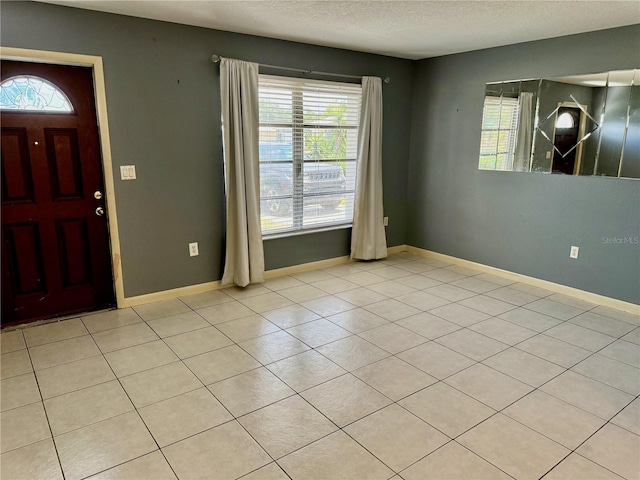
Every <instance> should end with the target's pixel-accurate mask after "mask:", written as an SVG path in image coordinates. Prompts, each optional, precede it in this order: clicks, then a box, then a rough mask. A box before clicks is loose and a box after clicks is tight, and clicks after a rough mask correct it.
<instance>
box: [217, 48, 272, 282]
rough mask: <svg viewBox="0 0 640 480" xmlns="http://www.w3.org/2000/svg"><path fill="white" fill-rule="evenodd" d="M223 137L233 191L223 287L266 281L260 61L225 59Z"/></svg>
mask: <svg viewBox="0 0 640 480" xmlns="http://www.w3.org/2000/svg"><path fill="white" fill-rule="evenodd" d="M220 95H221V98H222V130H223V134H222V139H223V147H224V168H225V186H226V189H227V247H226V253H225V264H224V274H223V275H222V285H232V284H235V285H239V286H241V287H246V286H247V285H249V284H250V283H256V282H262V281H264V251H263V246H262V231H261V228H260V170H259V168H260V167H259V164H258V162H259V158H258V123H259V117H258V64H257V63H250V62H243V61H240V60H231V59H228V58H223V59H221V61H220Z"/></svg>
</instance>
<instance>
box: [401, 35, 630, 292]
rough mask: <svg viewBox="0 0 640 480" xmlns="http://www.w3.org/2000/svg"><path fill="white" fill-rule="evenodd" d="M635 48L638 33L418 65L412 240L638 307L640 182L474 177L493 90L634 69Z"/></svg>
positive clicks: (507, 174)
mask: <svg viewBox="0 0 640 480" xmlns="http://www.w3.org/2000/svg"><path fill="white" fill-rule="evenodd" d="M639 44H640V26H638V25H635V26H631V27H624V28H618V29H612V30H604V31H599V32H592V33H588V34H583V35H574V36H567V37H562V38H557V39H550V40H544V41H538V42H531V43H524V44H519V45H512V46H506V47H500V48H494V49H488V50H482V51H476V52H470V53H465V54H459V55H451V56H445V57H439V58H434V59H427V60H423V61H420V62H418V65H417V69H416V79H415V83H414V99H413V120H412V134H411V160H410V165H409V202H408V208H409V217H408V220H407V243H408V244H410V245H414V246H417V247H421V248H426V249H429V250H434V251H437V252H441V253H444V254H448V255H453V256H456V257H460V258H464V259H468V260H471V261H475V262H479V263H483V264H487V265H491V266H495V267H498V268H503V269H506V270H510V271H514V272H518V273H522V274H525V275H530V276H533V277H537V278H541V279H545V280H550V281H552V282H557V283H560V284H564V285H569V286H572V287H576V288H580V289H583V290H587V291H590V292H595V293H599V294H602V295H607V296H610V297H614V298H618V299H621V300H626V301H630V302H635V303H640V265H639V259H640V247H639V245H638V244H637V240H636V241H635V242H634V241H633V239H634V238H636V239H637V237H638V236H640V231H639V226H638V219H639V217H640V188H638V187H639V186H640V184H639V183H638V181H636V180H628V179H616V178H600V177H582V176H581V177H570V176H565V175H550V174H542V173H510V172H491V171H479V170H478V169H477V164H478V149H479V145H480V125H481V119H482V104H483V97H484V91H485V83H487V82H490V81H500V80H507V79H509V80H511V79H516V78H536V77H548V76H556V75H567V74H579V73H592V72H597V71H607V70H620V69H630V68H634V67H638V66H640V51H639V50H638V45H639ZM629 237H632V238H631V243H624V242H623V243H618V241H617V240H615V239H624V238H627V239H628V238H629ZM612 239H613V240H612ZM571 245H577V246H579V247H580V256H579V258H578V259H577V260H572V259H570V258H569V250H570V247H571Z"/></svg>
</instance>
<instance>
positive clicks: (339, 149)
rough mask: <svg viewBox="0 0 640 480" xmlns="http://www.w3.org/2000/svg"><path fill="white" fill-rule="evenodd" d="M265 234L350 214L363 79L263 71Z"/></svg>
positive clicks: (345, 219)
mask: <svg viewBox="0 0 640 480" xmlns="http://www.w3.org/2000/svg"><path fill="white" fill-rule="evenodd" d="M259 88H260V90H259V92H260V140H259V143H260V144H259V152H260V210H261V213H260V219H261V223H262V234H263V235H265V236H268V235H274V234H286V233H295V232H302V231H305V230H314V229H321V228H326V227H332V226H337V225H345V224H347V225H348V224H350V223H351V222H352V220H353V195H354V190H355V177H356V158H357V153H358V152H357V145H358V122H359V118H360V102H361V96H362V88H361V86H360V85H359V84H350V83H337V82H324V81H317V80H308V79H297V78H285V77H275V76H270V75H260V81H259Z"/></svg>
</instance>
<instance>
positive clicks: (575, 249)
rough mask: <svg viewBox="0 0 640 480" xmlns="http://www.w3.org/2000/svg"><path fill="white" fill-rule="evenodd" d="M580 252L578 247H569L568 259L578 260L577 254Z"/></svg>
mask: <svg viewBox="0 0 640 480" xmlns="http://www.w3.org/2000/svg"><path fill="white" fill-rule="evenodd" d="M579 251H580V247H575V246H573V245H572V246H571V253H569V257H571V258H578V252H579Z"/></svg>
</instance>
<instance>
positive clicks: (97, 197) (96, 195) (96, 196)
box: [93, 190, 102, 200]
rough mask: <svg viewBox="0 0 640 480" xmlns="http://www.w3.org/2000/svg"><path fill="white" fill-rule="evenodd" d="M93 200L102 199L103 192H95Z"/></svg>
mask: <svg viewBox="0 0 640 480" xmlns="http://www.w3.org/2000/svg"><path fill="white" fill-rule="evenodd" d="M93 198H95V199H96V200H100V199H101V198H102V192H101V191H100V190H96V191H95V192H93Z"/></svg>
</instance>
